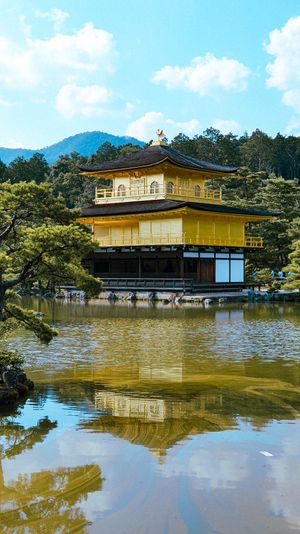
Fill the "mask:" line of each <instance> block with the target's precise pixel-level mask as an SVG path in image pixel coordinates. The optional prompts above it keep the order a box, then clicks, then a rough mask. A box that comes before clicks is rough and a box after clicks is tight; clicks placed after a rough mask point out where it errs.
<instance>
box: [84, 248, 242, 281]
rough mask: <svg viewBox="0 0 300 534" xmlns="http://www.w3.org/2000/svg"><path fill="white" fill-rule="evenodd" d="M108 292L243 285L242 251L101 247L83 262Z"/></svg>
mask: <svg viewBox="0 0 300 534" xmlns="http://www.w3.org/2000/svg"><path fill="white" fill-rule="evenodd" d="M86 265H87V267H88V268H89V270H90V272H91V273H93V274H94V275H95V276H99V277H100V278H101V279H102V280H103V281H104V287H106V288H111V289H118V288H121V287H122V288H131V289H149V290H150V289H164V288H165V289H172V288H173V289H189V288H190V287H192V286H193V287H194V286H197V287H199V286H201V285H203V286H210V287H212V286H216V287H219V286H220V285H222V286H224V285H226V286H228V287H230V286H233V285H234V286H235V287H238V286H239V285H240V286H241V287H243V285H244V250H243V249H234V248H232V249H228V248H226V249H225V248H220V247H215V248H213V247H206V248H205V247H197V246H169V247H163V246H161V247H129V248H121V247H120V248H101V249H97V250H96V251H95V253H94V254H93V255H92V256H90V257H89V258H87V259H86Z"/></svg>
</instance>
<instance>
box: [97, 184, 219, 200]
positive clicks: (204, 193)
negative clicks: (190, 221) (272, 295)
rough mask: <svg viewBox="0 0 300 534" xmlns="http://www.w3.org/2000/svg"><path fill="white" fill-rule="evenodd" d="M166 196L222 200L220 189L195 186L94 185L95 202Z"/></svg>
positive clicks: (171, 197) (171, 198)
mask: <svg viewBox="0 0 300 534" xmlns="http://www.w3.org/2000/svg"><path fill="white" fill-rule="evenodd" d="M162 198H168V199H170V200H180V199H184V200H190V201H192V202H208V203H215V204H219V203H221V200H222V191H221V189H218V190H210V189H201V188H200V187H199V186H195V188H189V189H186V188H183V187H177V186H173V187H172V188H170V187H168V185H164V186H161V185H158V184H157V186H155V187H153V186H147V187H146V186H145V187H141V186H139V187H125V186H123V187H122V188H118V189H101V188H99V187H96V195H95V203H96V204H106V203H111V202H128V200H142V199H143V200H147V199H149V200H157V199H162Z"/></svg>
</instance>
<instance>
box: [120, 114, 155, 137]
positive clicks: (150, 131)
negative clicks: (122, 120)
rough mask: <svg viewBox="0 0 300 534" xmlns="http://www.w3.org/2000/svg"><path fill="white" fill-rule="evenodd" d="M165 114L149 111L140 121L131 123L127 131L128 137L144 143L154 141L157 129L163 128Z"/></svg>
mask: <svg viewBox="0 0 300 534" xmlns="http://www.w3.org/2000/svg"><path fill="white" fill-rule="evenodd" d="M162 120H163V114H162V113H161V112H157V111H148V112H147V113H145V115H143V116H142V117H140V118H139V119H137V120H135V121H133V122H131V123H130V124H129V125H128V127H127V130H126V135H129V136H130V137H136V138H137V139H141V140H142V141H149V139H153V137H154V134H155V131H156V130H157V128H162V125H161V123H162Z"/></svg>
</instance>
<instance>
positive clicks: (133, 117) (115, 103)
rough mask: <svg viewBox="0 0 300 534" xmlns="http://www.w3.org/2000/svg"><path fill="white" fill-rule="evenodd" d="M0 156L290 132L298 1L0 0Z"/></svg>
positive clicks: (298, 118)
mask: <svg viewBox="0 0 300 534" xmlns="http://www.w3.org/2000/svg"><path fill="white" fill-rule="evenodd" d="M0 8H1V18H0V120H1V129H0V146H7V147H18V146H22V147H28V148H41V147H43V146H46V145H49V144H52V143H53V142H56V141H59V140H60V139H62V138H64V137H67V136H69V135H73V134H75V133H78V132H82V131H91V130H101V131H105V132H109V133H113V134H116V135H124V134H127V135H133V136H135V137H138V138H140V139H143V140H149V139H150V138H152V137H153V136H154V132H155V130H156V129H157V128H158V127H160V128H163V129H164V130H165V133H166V135H167V136H168V138H170V139H171V138H172V137H174V135H176V134H177V133H179V132H181V131H183V132H184V133H186V134H187V135H190V136H193V135H195V134H199V133H201V132H202V131H203V130H204V129H206V128H207V127H209V126H211V125H213V126H215V127H217V128H219V129H220V130H221V131H222V132H224V133H227V132H228V131H233V133H236V134H242V133H243V132H244V131H246V130H247V131H248V132H251V131H253V130H254V129H255V128H260V129H262V130H264V131H265V132H267V133H269V134H270V135H275V134H276V133H277V132H278V131H280V132H282V133H283V134H286V135H288V134H293V135H298V134H299V133H300V2H299V0H252V1H251V2H248V1H246V0H215V1H214V2H212V1H211V0H184V1H183V0H180V1H179V0H160V1H158V0H151V1H150V0H144V1H141V0H139V1H137V0H126V2H125V1H124V0H110V1H107V0H106V1H103V0H88V1H85V2H84V1H82V0H72V1H70V0H64V1H62V0H57V1H53V2H52V1H48V0H42V1H34V0H31V1H30V0H26V2H24V1H21V0H9V1H8V0H0Z"/></svg>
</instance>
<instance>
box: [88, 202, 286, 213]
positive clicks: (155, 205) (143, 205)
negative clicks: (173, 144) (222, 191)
mask: <svg viewBox="0 0 300 534" xmlns="http://www.w3.org/2000/svg"><path fill="white" fill-rule="evenodd" d="M186 207H187V208H192V209H194V210H197V211H211V212H214V213H231V214H234V215H258V216H261V217H276V216H278V215H279V213H277V212H269V211H258V210H249V209H246V208H234V207H232V206H224V205H223V204H202V203H200V202H183V201H180V200H144V201H140V202H118V203H116V204H103V205H94V206H90V207H89V208H84V209H82V210H81V217H106V216H107V217H109V216H117V215H134V214H139V213H152V212H158V211H169V210H176V209H179V208H186Z"/></svg>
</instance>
